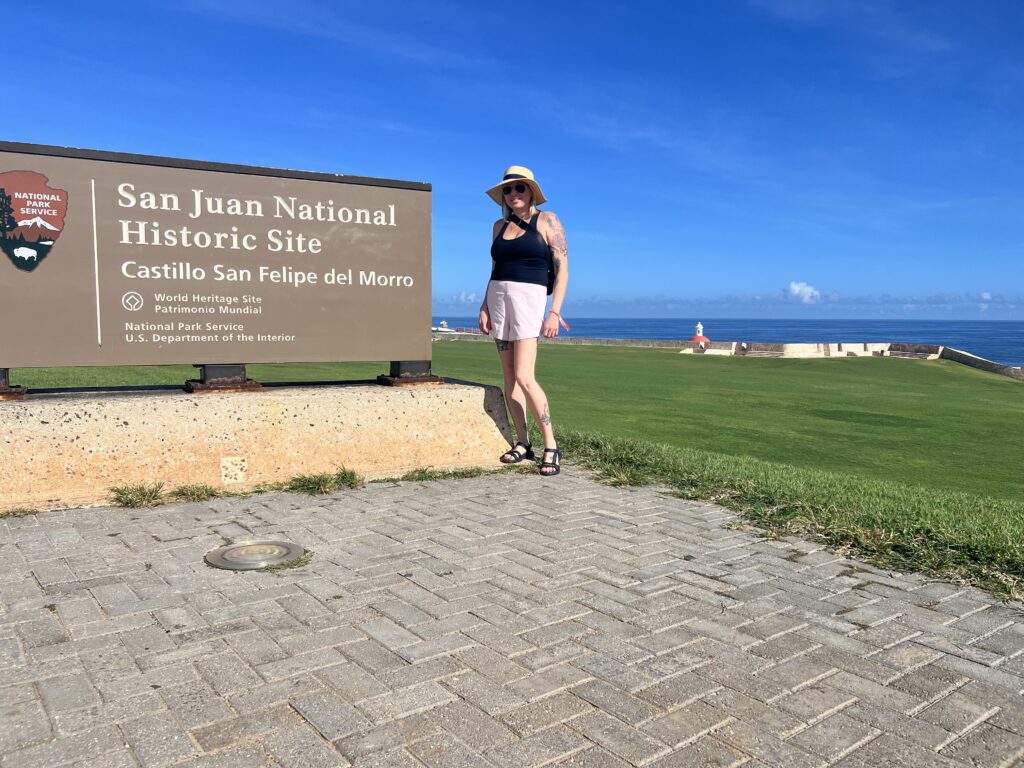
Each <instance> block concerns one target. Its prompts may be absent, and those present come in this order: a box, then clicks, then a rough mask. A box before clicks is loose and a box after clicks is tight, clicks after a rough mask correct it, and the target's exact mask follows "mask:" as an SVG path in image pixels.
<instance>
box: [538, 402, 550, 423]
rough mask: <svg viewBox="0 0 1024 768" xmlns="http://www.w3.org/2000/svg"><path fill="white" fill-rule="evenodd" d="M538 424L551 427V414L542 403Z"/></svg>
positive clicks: (546, 405)
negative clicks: (542, 407)
mask: <svg viewBox="0 0 1024 768" xmlns="http://www.w3.org/2000/svg"><path fill="white" fill-rule="evenodd" d="M540 423H541V424H543V425H545V426H548V427H550V426H551V412H550V411H549V410H548V404H547V403H544V412H543V413H542V414H541V415H540Z"/></svg>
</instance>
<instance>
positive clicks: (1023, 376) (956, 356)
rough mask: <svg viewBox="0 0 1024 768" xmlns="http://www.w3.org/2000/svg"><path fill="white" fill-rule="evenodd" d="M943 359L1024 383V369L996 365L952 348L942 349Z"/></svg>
mask: <svg viewBox="0 0 1024 768" xmlns="http://www.w3.org/2000/svg"><path fill="white" fill-rule="evenodd" d="M942 359H943V360H952V361H953V362H955V363H963V364H964V365H969V366H971V367H972V368H979V369H980V370H982V371H988V372H989V373H998V374H1001V375H1003V376H1009V377H1011V378H1014V379H1018V380H1020V381H1024V368H1019V367H1014V366H1009V365H1000V364H999V363H994V362H992V361H991V360H986V359H985V358H983V357H977V356H976V355H972V354H971V353H969V352H962V351H960V350H959V349H953V348H952V347H943V348H942Z"/></svg>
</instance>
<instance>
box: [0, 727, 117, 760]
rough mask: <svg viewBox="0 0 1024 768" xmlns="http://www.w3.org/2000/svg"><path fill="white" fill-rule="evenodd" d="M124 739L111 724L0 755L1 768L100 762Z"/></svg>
mask: <svg viewBox="0 0 1024 768" xmlns="http://www.w3.org/2000/svg"><path fill="white" fill-rule="evenodd" d="M123 747H124V741H123V740H122V738H121V734H120V733H119V732H118V730H117V729H116V728H115V727H113V726H112V725H111V726H104V727H102V728H95V729H93V730H91V731H83V732H82V733H76V734H73V735H71V736H62V737H60V738H57V739H55V740H53V741H48V742H46V743H43V744H37V745H35V746H31V747H25V748H23V749H19V750H15V751H13V752H6V753H4V754H3V755H0V766H2V767H3V768H52V766H55V765H63V764H66V763H73V762H76V761H77V762H84V763H86V764H89V763H92V764H94V765H95V764H97V763H100V762H101V761H102V759H103V756H104V755H106V754H108V753H110V752H114V751H115V750H119V749H122V748H123Z"/></svg>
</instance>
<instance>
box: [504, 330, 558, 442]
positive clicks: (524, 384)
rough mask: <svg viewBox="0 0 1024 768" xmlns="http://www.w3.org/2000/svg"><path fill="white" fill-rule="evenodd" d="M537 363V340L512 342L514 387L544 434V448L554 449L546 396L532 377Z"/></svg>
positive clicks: (553, 433)
mask: <svg viewBox="0 0 1024 768" xmlns="http://www.w3.org/2000/svg"><path fill="white" fill-rule="evenodd" d="M536 363H537V339H520V340H519V341H516V342H514V346H513V349H512V366H513V372H514V376H515V381H516V387H517V388H518V389H519V390H520V391H521V392H522V393H523V394H524V395H525V396H526V402H527V404H528V405H529V406H530V411H531V412H532V413H533V418H534V419H536V421H537V425H538V426H539V427H540V431H541V432H542V433H543V434H544V447H545V448H555V447H557V443H556V442H555V432H554V430H553V429H552V428H551V412H550V411H549V410H548V396H547V395H546V394H544V390H543V389H541V387H540V384H538V383H537V379H536V377H535V375H534V367H535V366H536Z"/></svg>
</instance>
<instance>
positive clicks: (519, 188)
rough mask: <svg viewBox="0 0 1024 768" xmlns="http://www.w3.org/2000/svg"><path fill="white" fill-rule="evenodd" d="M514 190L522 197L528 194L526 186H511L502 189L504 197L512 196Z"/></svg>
mask: <svg viewBox="0 0 1024 768" xmlns="http://www.w3.org/2000/svg"><path fill="white" fill-rule="evenodd" d="M513 189H514V190H515V191H516V192H518V193H519V194H520V195H521V194H523V193H524V192H526V185H525V184H515V185H512V184H509V185H508V186H506V187H502V188H501V194H503V195H511V194H512V190H513Z"/></svg>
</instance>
